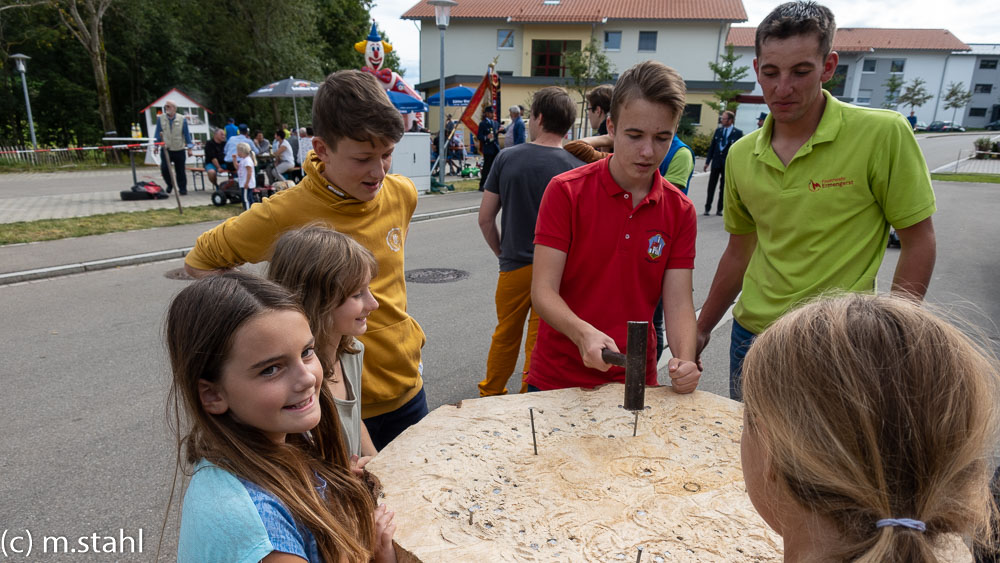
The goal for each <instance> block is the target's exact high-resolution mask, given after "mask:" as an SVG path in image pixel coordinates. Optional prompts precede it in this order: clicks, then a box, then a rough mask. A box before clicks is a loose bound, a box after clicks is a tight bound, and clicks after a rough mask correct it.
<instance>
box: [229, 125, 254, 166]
mask: <svg viewBox="0 0 1000 563" xmlns="http://www.w3.org/2000/svg"><path fill="white" fill-rule="evenodd" d="M249 135H250V128H249V127H247V124H246V123H240V132H239V133H238V134H237V135H235V136H233V137H230V138H229V140H228V141H226V162H235V160H233V157H234V156H235V155H236V145H239V144H240V143H246V144H248V145H250V150H251V151H252V152H253V153H254V154H257V146H256V145H254V144H253V140H252V139H250V137H249Z"/></svg>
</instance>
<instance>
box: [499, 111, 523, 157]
mask: <svg viewBox="0 0 1000 563" xmlns="http://www.w3.org/2000/svg"><path fill="white" fill-rule="evenodd" d="M523 111H524V110H522V109H521V106H510V125H508V126H507V129H508V130H510V131H511V134H510V137H511V138H510V141H511V144H509V145H506V146H505V147H504V148H507V147H513V146H517V145H520V144H521V143H523V142H524V141H525V135H524V120H523V119H521V113H522V112H523Z"/></svg>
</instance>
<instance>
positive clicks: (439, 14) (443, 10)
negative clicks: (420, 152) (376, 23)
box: [427, 0, 458, 188]
mask: <svg viewBox="0 0 1000 563" xmlns="http://www.w3.org/2000/svg"><path fill="white" fill-rule="evenodd" d="M427 3H428V4H430V5H431V6H434V22H435V23H437V27H438V29H440V30H441V68H440V73H441V79H440V81H439V83H438V85H439V87H438V95H440V96H441V100H440V113H441V115H440V119H439V120H438V123H439V127H438V180H439V181H440V182H441V187H442V188H443V187H444V168H445V163H446V162H447V161H448V160H447V154H448V147H446V146H445V144H444V30H446V29H448V20H449V19H450V18H451V7H452V6H457V5H458V2H456V1H455V0H427Z"/></svg>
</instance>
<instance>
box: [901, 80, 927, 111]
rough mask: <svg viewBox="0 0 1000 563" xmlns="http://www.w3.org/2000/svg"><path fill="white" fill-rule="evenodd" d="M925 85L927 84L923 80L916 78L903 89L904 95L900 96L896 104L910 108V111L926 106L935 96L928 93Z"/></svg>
mask: <svg viewBox="0 0 1000 563" xmlns="http://www.w3.org/2000/svg"><path fill="white" fill-rule="evenodd" d="M924 84H926V83H925V82H924V79H923V78H914V79H913V80H912V81H911V82H910V83H908V84H907V85H906V87H905V88H903V93H902V94H900V95H899V98H898V99H897V100H896V102H897V103H899V104H900V105H904V106H910V110H913V109H914V108H918V107H920V106H922V105H924V104H926V103H927V102H928V101H930V99H931V98H933V97H934V96H932V95H931V94H930V92H928V91H927V88H925V87H924Z"/></svg>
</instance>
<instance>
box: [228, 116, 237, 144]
mask: <svg viewBox="0 0 1000 563" xmlns="http://www.w3.org/2000/svg"><path fill="white" fill-rule="evenodd" d="M238 134H239V128H238V127H236V118H235V117H230V118H229V119H227V120H226V140H227V141H228V140H229V139H231V138H233V137H235V136H236V135H238Z"/></svg>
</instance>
